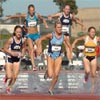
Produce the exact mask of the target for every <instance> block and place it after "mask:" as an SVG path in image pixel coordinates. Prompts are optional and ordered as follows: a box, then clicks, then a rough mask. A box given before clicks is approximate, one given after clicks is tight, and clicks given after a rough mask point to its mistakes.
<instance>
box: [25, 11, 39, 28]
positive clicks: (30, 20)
mask: <svg viewBox="0 0 100 100" xmlns="http://www.w3.org/2000/svg"><path fill="white" fill-rule="evenodd" d="M37 24H38V17H37V16H36V13H34V16H33V18H31V17H30V15H29V14H28V15H27V16H26V27H35V26H37Z"/></svg>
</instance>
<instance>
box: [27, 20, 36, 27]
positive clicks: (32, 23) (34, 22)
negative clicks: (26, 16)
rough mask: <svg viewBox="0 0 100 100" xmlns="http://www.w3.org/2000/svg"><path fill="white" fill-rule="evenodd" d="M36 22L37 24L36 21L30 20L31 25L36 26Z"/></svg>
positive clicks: (29, 24)
mask: <svg viewBox="0 0 100 100" xmlns="http://www.w3.org/2000/svg"><path fill="white" fill-rule="evenodd" d="M36 24H37V22H36V21H30V22H28V26H29V27H34V26H36Z"/></svg>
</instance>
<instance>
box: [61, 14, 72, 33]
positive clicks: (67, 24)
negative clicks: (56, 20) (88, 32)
mask: <svg viewBox="0 0 100 100" xmlns="http://www.w3.org/2000/svg"><path fill="white" fill-rule="evenodd" d="M60 22H61V23H62V32H65V33H67V34H70V30H71V24H72V19H71V17H70V14H69V15H68V16H66V17H65V16H64V14H62V15H61V16H60Z"/></svg>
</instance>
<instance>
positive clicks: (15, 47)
mask: <svg viewBox="0 0 100 100" xmlns="http://www.w3.org/2000/svg"><path fill="white" fill-rule="evenodd" d="M21 48H22V39H20V42H19V43H16V41H15V38H14V37H13V41H12V43H11V45H10V46H9V50H12V51H15V52H16V51H17V52H19V55H20V53H21ZM7 57H8V58H11V57H12V56H10V55H9V54H7Z"/></svg>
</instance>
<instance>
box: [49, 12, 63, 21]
mask: <svg viewBox="0 0 100 100" xmlns="http://www.w3.org/2000/svg"><path fill="white" fill-rule="evenodd" d="M61 14H62V13H55V14H51V15H48V19H49V20H52V18H55V17H60V15H61Z"/></svg>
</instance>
